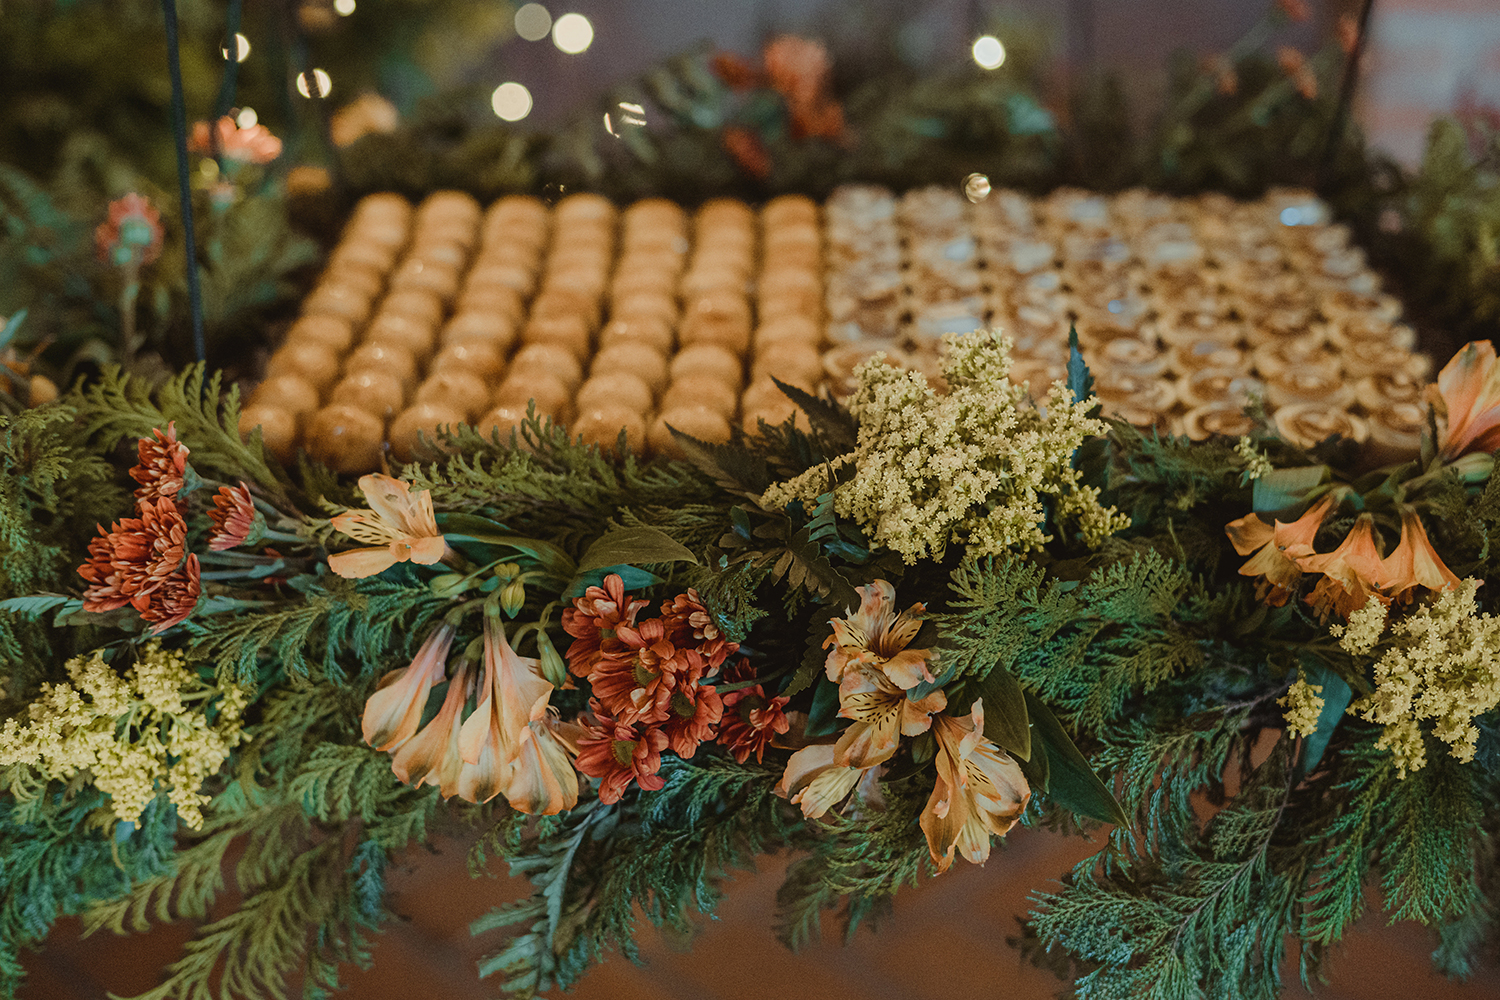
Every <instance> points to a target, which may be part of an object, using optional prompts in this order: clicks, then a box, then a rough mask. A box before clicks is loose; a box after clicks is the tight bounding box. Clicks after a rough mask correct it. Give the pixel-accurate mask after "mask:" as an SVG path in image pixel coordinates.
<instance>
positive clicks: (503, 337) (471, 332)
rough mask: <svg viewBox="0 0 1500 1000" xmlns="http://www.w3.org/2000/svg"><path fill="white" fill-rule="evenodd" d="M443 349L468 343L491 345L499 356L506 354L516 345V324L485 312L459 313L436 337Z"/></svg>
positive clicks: (506, 318)
mask: <svg viewBox="0 0 1500 1000" xmlns="http://www.w3.org/2000/svg"><path fill="white" fill-rule="evenodd" d="M438 341H439V343H441V344H442V345H443V346H444V347H447V346H448V345H450V344H458V343H464V342H468V341H482V342H484V343H486V344H491V345H493V346H494V348H495V349H496V350H497V351H499V352H500V353H501V354H508V353H509V352H510V349H511V348H512V347H514V346H515V343H516V324H515V321H514V320H511V319H509V318H508V317H505V316H497V315H495V314H493V313H486V312H461V313H459V314H458V315H457V316H454V317H453V318H452V319H450V320H449V321H448V322H447V324H446V325H444V327H443V331H442V333H441V334H439V335H438Z"/></svg>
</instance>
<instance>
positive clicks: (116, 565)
mask: <svg viewBox="0 0 1500 1000" xmlns="http://www.w3.org/2000/svg"><path fill="white" fill-rule="evenodd" d="M138 513H139V514H140V517H127V518H122V519H121V520H120V521H118V522H116V523H115V525H114V527H112V528H111V529H110V530H109V531H105V530H104V527H103V526H102V525H101V526H100V528H99V537H98V538H96V539H94V540H93V541H92V542H90V543H89V558H88V562H86V563H84V564H83V565H82V566H80V567H78V575H79V576H81V577H83V578H84V579H85V580H86V581H88V584H89V586H88V588H87V589H85V590H84V592H83V609H84V610H85V611H114V610H115V609H117V608H123V607H124V606H125V605H127V604H129V605H130V606H132V607H133V608H135V609H136V610H137V611H140V612H145V611H146V610H147V609H148V608H149V607H150V606H151V598H152V595H153V594H155V593H157V591H159V590H161V589H162V587H163V586H165V584H166V582H167V580H168V579H169V578H171V577H172V575H173V574H174V573H176V572H177V571H178V569H179V568H180V567H181V566H182V561H183V557H184V555H185V554H186V545H187V522H185V521H184V520H183V519H182V514H180V513H179V512H178V510H177V505H176V504H175V503H173V502H172V500H171V498H170V497H163V498H161V499H159V500H157V501H155V502H142V503H141V504H140V507H139V509H138ZM195 565H196V564H195ZM193 580H194V586H195V587H196V586H197V583H196V581H197V574H196V572H194V574H193Z"/></svg>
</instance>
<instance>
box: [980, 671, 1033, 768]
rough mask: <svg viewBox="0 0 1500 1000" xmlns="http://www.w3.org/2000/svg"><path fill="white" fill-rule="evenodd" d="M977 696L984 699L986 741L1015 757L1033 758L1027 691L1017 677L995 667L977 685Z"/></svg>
mask: <svg viewBox="0 0 1500 1000" xmlns="http://www.w3.org/2000/svg"><path fill="white" fill-rule="evenodd" d="M976 694H978V695H979V697H980V698H982V699H983V700H984V738H985V739H987V740H989V741H990V742H991V743H994V744H995V745H996V746H998V747H1000V749H1002V750H1004V751H1006V752H1007V753H1009V754H1010V755H1011V756H1012V757H1019V758H1020V759H1022V760H1030V759H1031V723H1030V720H1029V718H1028V716H1027V713H1026V692H1024V691H1022V690H1021V685H1020V684H1019V683H1018V682H1017V681H1016V678H1015V675H1014V674H1012V673H1011V672H1010V671H1009V670H1006V669H1005V668H1004V667H1002V666H1000V665H999V664H996V665H995V667H994V669H992V670H991V671H990V672H989V673H987V674H985V675H984V679H983V680H981V681H980V682H979V684H978V690H977V691H976Z"/></svg>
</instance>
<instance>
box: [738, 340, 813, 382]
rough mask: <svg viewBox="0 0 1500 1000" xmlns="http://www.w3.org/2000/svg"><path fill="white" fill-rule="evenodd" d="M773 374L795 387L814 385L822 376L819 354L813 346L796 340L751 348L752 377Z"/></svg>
mask: <svg viewBox="0 0 1500 1000" xmlns="http://www.w3.org/2000/svg"><path fill="white" fill-rule="evenodd" d="M766 375H774V376H776V377H777V378H779V379H781V381H783V382H789V383H791V384H793V385H796V386H798V387H799V388H803V387H808V386H814V385H817V384H818V382H820V381H821V380H822V378H823V356H822V355H821V354H819V353H818V349H817V348H816V347H812V346H810V345H808V344H801V343H797V342H796V341H786V340H784V341H781V342H780V343H772V344H768V345H766V346H765V347H763V348H761V349H760V350H758V351H756V352H755V364H754V365H753V366H752V367H751V369H750V376H751V378H752V379H755V378H759V377H761V376H766Z"/></svg>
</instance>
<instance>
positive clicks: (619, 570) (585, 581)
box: [562, 566, 664, 601]
mask: <svg viewBox="0 0 1500 1000" xmlns="http://www.w3.org/2000/svg"><path fill="white" fill-rule="evenodd" d="M611 573H615V574H618V575H619V577H620V580H621V582H622V583H623V584H624V586H625V589H626V590H641V589H642V588H645V587H654V586H656V585H657V584H658V583H662V582H664V581H663V580H662V578H661V577H659V576H657V575H656V574H655V573H650V572H647V571H646V570H643V569H640V568H638V567H636V566H600V567H598V568H597V569H591V570H588V571H586V572H583V573H579V574H578V575H577V576H576V577H574V578H573V580H572V582H570V583H569V584H568V589H567V590H566V591H564V592H563V596H562V599H563V600H564V601H571V600H573V598H575V597H582V596H583V595H584V593H585V592H586V591H587V590H588V589H589V588H590V587H602V586H603V585H604V578H605V577H606V576H609V575H610V574H611Z"/></svg>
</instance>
